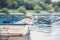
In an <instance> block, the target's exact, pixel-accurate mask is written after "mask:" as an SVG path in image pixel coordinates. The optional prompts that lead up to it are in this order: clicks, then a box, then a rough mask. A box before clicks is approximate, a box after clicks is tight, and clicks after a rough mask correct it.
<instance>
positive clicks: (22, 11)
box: [18, 6, 26, 14]
mask: <svg viewBox="0 0 60 40" xmlns="http://www.w3.org/2000/svg"><path fill="white" fill-rule="evenodd" d="M18 11H19V12H20V13H24V14H25V13H26V9H25V7H24V6H21V7H19V8H18Z"/></svg>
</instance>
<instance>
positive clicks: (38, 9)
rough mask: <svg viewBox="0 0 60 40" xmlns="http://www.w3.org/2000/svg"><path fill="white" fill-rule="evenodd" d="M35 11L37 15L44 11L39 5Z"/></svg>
mask: <svg viewBox="0 0 60 40" xmlns="http://www.w3.org/2000/svg"><path fill="white" fill-rule="evenodd" d="M34 10H35V12H36V13H40V11H41V10H42V8H41V7H39V6H38V5H36V6H35V7H34Z"/></svg>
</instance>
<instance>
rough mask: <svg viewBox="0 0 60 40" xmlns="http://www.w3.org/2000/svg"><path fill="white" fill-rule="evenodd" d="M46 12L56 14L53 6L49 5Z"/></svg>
mask: <svg viewBox="0 0 60 40" xmlns="http://www.w3.org/2000/svg"><path fill="white" fill-rule="evenodd" d="M46 10H47V11H48V12H50V13H51V12H55V9H54V7H53V6H52V4H50V5H48V6H47V7H46Z"/></svg>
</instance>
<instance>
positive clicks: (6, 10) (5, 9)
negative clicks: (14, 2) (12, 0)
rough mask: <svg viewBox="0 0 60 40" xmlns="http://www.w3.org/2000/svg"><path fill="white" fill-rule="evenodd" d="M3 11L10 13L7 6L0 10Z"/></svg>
mask: <svg viewBox="0 0 60 40" xmlns="http://www.w3.org/2000/svg"><path fill="white" fill-rule="evenodd" d="M0 12H1V13H7V14H8V13H9V11H8V9H7V8H3V9H2V10H1V11H0Z"/></svg>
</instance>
